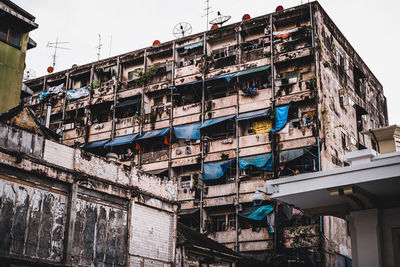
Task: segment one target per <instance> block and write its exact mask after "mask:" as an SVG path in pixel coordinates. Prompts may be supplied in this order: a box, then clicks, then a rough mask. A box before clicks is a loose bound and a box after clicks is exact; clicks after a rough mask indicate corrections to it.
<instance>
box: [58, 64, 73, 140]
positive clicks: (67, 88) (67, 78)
mask: <svg viewBox="0 0 400 267" xmlns="http://www.w3.org/2000/svg"><path fill="white" fill-rule="evenodd" d="M66 76H67V77H66V78H65V79H66V81H65V95H64V103H63V113H62V120H61V130H62V134H61V138H60V142H61V143H62V141H63V135H64V121H65V109H66V108H67V92H68V90H69V87H70V83H71V78H70V75H69V72H67V74H66Z"/></svg>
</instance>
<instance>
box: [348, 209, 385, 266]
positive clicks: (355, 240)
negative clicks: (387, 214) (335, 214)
mask: <svg viewBox="0 0 400 267" xmlns="http://www.w3.org/2000/svg"><path fill="white" fill-rule="evenodd" d="M349 219H350V227H351V228H350V230H351V232H350V235H351V246H352V254H353V257H352V258H353V266H355V267H380V266H382V265H381V251H380V227H379V213H378V209H369V210H362V211H355V212H351V213H350V216H349Z"/></svg>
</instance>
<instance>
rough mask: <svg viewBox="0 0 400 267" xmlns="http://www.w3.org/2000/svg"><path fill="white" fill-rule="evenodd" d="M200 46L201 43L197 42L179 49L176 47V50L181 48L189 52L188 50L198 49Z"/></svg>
mask: <svg viewBox="0 0 400 267" xmlns="http://www.w3.org/2000/svg"><path fill="white" fill-rule="evenodd" d="M200 46H203V41H200V42H197V43H193V44H188V45H185V46H181V47H178V49H179V48H182V47H183V49H185V50H190V49H193V48H197V47H200Z"/></svg>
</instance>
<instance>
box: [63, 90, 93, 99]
mask: <svg viewBox="0 0 400 267" xmlns="http://www.w3.org/2000/svg"><path fill="white" fill-rule="evenodd" d="M88 95H89V89H88V88H82V89H77V90H68V91H67V100H77V99H80V98H83V97H87V96H88Z"/></svg>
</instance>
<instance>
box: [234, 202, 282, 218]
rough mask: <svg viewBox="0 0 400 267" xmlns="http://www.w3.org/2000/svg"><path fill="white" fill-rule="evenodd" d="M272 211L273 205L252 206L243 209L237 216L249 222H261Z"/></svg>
mask: <svg viewBox="0 0 400 267" xmlns="http://www.w3.org/2000/svg"><path fill="white" fill-rule="evenodd" d="M273 210H274V206H273V205H264V206H253V207H248V208H245V209H244V210H243V211H242V212H240V213H239V215H240V216H242V217H244V218H247V219H250V220H254V221H262V220H264V218H265V217H266V216H267V215H268V214H270V213H271V212H272V211H273Z"/></svg>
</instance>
